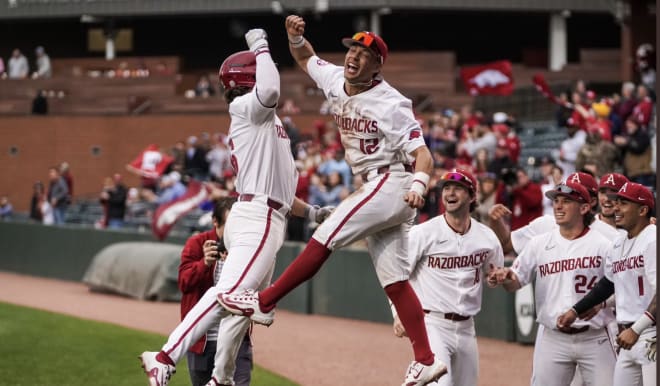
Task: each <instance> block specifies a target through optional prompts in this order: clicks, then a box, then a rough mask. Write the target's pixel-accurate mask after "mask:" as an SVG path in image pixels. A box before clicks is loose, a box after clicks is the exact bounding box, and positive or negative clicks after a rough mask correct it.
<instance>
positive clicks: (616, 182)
mask: <svg viewBox="0 0 660 386" xmlns="http://www.w3.org/2000/svg"><path fill="white" fill-rule="evenodd" d="M626 182H628V179H627V178H626V176H624V175H623V174H619V173H607V174H604V175H603V176H602V177H600V182H599V183H598V189H605V188H607V189H612V190H614V191H615V192H618V191H619V189H621V187H622V186H623V184H625V183H626Z"/></svg>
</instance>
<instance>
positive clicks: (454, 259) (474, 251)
mask: <svg viewBox="0 0 660 386" xmlns="http://www.w3.org/2000/svg"><path fill="white" fill-rule="evenodd" d="M439 184H440V185H441V189H442V202H443V205H444V207H445V210H446V211H445V213H444V214H443V215H441V216H437V217H434V218H432V219H430V220H429V221H426V222H424V223H422V224H419V225H415V226H413V227H412V229H411V231H410V241H409V246H408V260H409V264H410V270H411V275H410V284H411V285H412V286H413V288H414V289H415V292H416V293H417V296H419V300H420V302H421V303H422V307H423V308H424V312H425V313H426V317H425V319H424V321H425V323H426V329H427V331H428V334H429V342H430V343H431V349H432V350H433V352H434V353H435V355H437V356H438V357H439V358H440V359H441V360H442V361H443V362H445V363H447V364H448V365H449V366H448V367H449V372H448V374H447V376H445V377H442V378H440V379H439V380H438V383H437V384H438V385H443V386H451V385H456V386H461V385H476V384H477V379H478V375H479V353H478V351H477V337H476V333H475V330H474V319H473V316H474V315H476V314H477V313H478V312H479V310H480V309H481V294H482V288H483V281H484V280H483V279H484V274H485V273H488V272H489V271H490V270H491V269H493V268H501V267H502V265H503V264H504V254H503V253H502V246H501V245H500V242H499V240H498V239H497V236H495V234H494V233H493V231H492V230H491V229H490V228H489V227H487V226H486V225H483V224H481V223H480V222H478V221H477V220H475V219H473V218H471V217H470V212H472V211H473V210H474V208H475V207H476V202H477V201H476V187H477V182H476V180H475V179H474V177H473V176H472V174H470V173H469V172H467V171H465V170H461V169H454V170H452V171H451V172H448V173H446V174H444V175H443V176H442V177H441V178H440V181H439ZM393 313H394V314H395V312H394V311H393ZM394 333H395V334H396V335H397V336H399V337H400V336H403V335H404V334H405V329H404V328H403V326H402V325H401V321H400V320H399V318H398V316H397V315H396V314H395V315H394Z"/></svg>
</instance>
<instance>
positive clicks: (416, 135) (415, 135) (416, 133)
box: [408, 130, 422, 140]
mask: <svg viewBox="0 0 660 386" xmlns="http://www.w3.org/2000/svg"><path fill="white" fill-rule="evenodd" d="M421 135H422V132H421V131H420V130H413V131H411V132H410V135H409V136H408V140H413V139H415V138H419V137H420V136H421Z"/></svg>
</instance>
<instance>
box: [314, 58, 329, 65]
mask: <svg viewBox="0 0 660 386" xmlns="http://www.w3.org/2000/svg"><path fill="white" fill-rule="evenodd" d="M316 64H317V65H319V66H325V65H326V64H328V62H326V61H325V60H323V59H316Z"/></svg>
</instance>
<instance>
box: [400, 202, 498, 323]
mask: <svg viewBox="0 0 660 386" xmlns="http://www.w3.org/2000/svg"><path fill="white" fill-rule="evenodd" d="M408 262H409V264H410V267H411V270H412V273H411V275H410V284H411V285H412V286H413V288H414V289H415V292H416V293H417V296H418V297H419V300H420V302H421V303H422V308H424V309H425V310H430V311H439V312H444V313H448V312H453V313H457V314H460V315H463V316H474V315H476V314H477V313H478V312H479V310H480V309H481V293H482V288H483V278H484V273H487V272H488V271H489V269H490V266H491V265H493V267H495V268H499V267H502V265H503V264H504V254H503V253H502V245H501V244H500V242H499V240H498V239H497V236H495V233H493V231H492V230H491V229H490V228H488V227H487V226H485V225H483V224H482V223H480V222H478V221H477V220H475V219H472V220H471V225H470V229H469V230H468V231H467V233H465V234H464V235H461V234H459V233H456V231H454V230H453V229H451V227H449V225H448V224H447V220H446V219H445V215H440V216H437V217H434V218H432V219H430V220H428V221H426V222H424V223H422V224H419V225H415V226H413V227H412V229H411V230H410V235H409V241H408Z"/></svg>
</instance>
